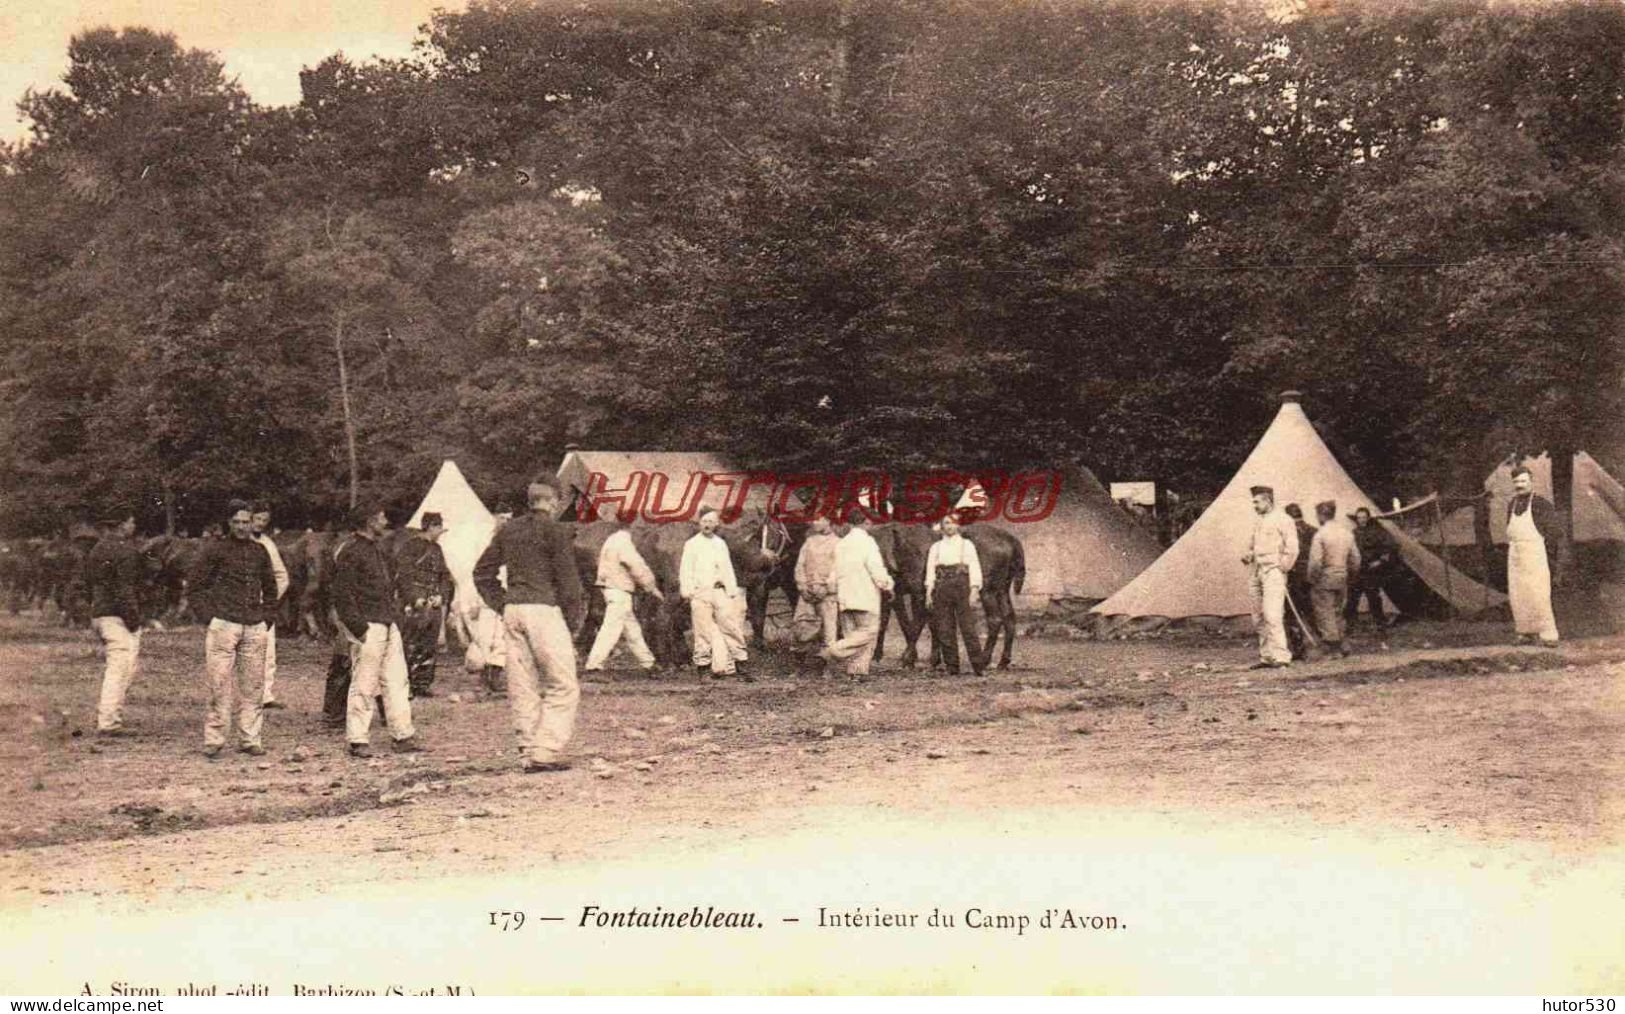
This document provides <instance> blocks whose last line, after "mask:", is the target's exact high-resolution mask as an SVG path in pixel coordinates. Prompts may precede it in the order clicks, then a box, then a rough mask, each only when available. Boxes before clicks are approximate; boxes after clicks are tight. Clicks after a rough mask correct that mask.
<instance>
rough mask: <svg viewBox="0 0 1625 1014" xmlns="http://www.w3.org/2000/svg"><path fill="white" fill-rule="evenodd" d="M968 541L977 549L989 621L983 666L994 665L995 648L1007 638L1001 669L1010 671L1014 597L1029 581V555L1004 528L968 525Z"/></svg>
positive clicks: (983, 612)
mask: <svg viewBox="0 0 1625 1014" xmlns="http://www.w3.org/2000/svg"><path fill="white" fill-rule="evenodd" d="M963 534H964V536H965V538H966V539H968V540H970V543H971V545H973V546H975V547H976V558H977V561H978V562H979V563H981V565H982V615H983V616H985V617H987V643H986V644H984V645H983V646H982V662H983V664H984V665H986V664H988V663H990V662H992V661H993V646H994V644H996V643H997V642H998V640H999V636H1000V634H1003V636H1004V652H1003V654H1002V655H1001V656H1000V657H999V668H1000V669H1008V668H1010V652H1011V649H1012V648H1013V647H1014V646H1015V642H1016V604H1015V599H1014V597H1013V596H1012V594H1011V593H1012V591H1013V592H1014V593H1015V594H1018V595H1019V594H1020V593H1021V588H1022V585H1023V584H1025V583H1026V581H1027V554H1026V550H1025V549H1023V548H1022V545H1021V540H1020V539H1018V538H1016V537H1015V536H1014V535H1012V534H1011V533H1010V532H1007V531H1005V530H1004V529H1003V528H994V527H993V526H991V525H977V524H970V525H966V526H965V527H964V529H963Z"/></svg>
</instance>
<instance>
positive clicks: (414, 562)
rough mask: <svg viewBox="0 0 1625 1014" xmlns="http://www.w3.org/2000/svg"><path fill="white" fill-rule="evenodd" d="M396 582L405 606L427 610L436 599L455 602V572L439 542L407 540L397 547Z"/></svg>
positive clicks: (405, 537) (412, 536)
mask: <svg viewBox="0 0 1625 1014" xmlns="http://www.w3.org/2000/svg"><path fill="white" fill-rule="evenodd" d="M395 579H396V584H397V586H398V587H399V589H400V593H401V601H402V602H403V603H404V604H405V605H408V606H411V607H413V608H423V607H424V605H425V603H426V600H428V599H429V598H431V597H433V596H435V595H438V596H440V600H441V602H449V601H450V600H451V571H449V570H447V569H446V554H445V553H443V552H442V551H441V549H440V544H439V543H438V542H430V541H429V540H428V539H425V538H420V537H418V536H415V535H408V536H404V537H403V538H402V539H401V540H400V543H399V544H398V545H397V546H396V547H395Z"/></svg>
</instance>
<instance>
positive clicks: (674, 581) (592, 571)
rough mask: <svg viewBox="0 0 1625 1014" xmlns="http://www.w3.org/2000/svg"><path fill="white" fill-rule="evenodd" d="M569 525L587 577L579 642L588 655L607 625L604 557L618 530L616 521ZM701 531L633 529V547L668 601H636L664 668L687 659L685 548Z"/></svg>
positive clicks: (674, 526) (652, 647)
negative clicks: (682, 581)
mask: <svg viewBox="0 0 1625 1014" xmlns="http://www.w3.org/2000/svg"><path fill="white" fill-rule="evenodd" d="M567 523H568V524H569V525H570V527H571V529H572V530H573V533H572V534H573V535H574V538H575V558H576V569H577V572H578V573H579V574H580V575H581V586H582V589H583V590H584V591H585V592H586V593H587V619H586V622H585V623H583V624H582V628H581V631H580V634H579V636H578V637H577V639H576V640H577V644H578V645H580V646H581V647H582V649H583V650H586V649H587V648H590V647H591V645H592V642H593V639H594V638H595V637H597V635H598V628H599V626H600V625H601V624H602V623H603V620H604V597H603V595H602V594H600V593H599V591H598V588H597V582H598V554H599V552H600V551H601V550H602V549H603V547H604V543H605V542H606V541H607V540H608V539H609V537H610V536H611V535H613V534H614V533H615V530H616V526H615V524H614V523H613V522H611V521H589V522H567ZM698 530H699V529H698V527H697V526H695V525H692V524H687V523H674V524H657V525H651V524H635V525H633V526H632V528H631V532H632V544H633V545H634V546H636V547H637V550H638V553H639V555H641V556H642V557H643V561H644V562H645V563H647V564H648V565H649V569H650V570H651V571H653V572H654V576H655V585H656V587H658V588H659V589H660V593H661V594H662V595H664V596H665V601H664V602H662V601H661V600H659V599H656V598H654V597H653V596H652V595H637V596H634V598H633V611H634V612H635V613H636V615H637V618H638V623H639V625H640V626H642V627H643V636H644V640H645V641H646V642H648V645H649V650H650V651H652V652H654V656H655V659H656V661H658V662H659V663H660V664H662V665H670V666H677V665H681V664H682V663H683V661H684V659H685V658H686V657H687V649H686V646H685V645H684V643H683V633H684V631H686V630H687V626H688V609H687V604H686V603H684V602H683V597H682V594H681V590H680V588H679V587H678V582H679V572H680V568H681V566H682V558H683V543H684V542H686V541H687V540H688V539H689V537H690V536H692V535H693V534H694V533H695V532H696V531H698Z"/></svg>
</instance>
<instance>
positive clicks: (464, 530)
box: [406, 461, 497, 614]
mask: <svg viewBox="0 0 1625 1014" xmlns="http://www.w3.org/2000/svg"><path fill="white" fill-rule="evenodd" d="M430 511H434V512H436V513H438V514H439V515H440V516H441V517H442V518H444V519H445V522H446V534H444V535H442V536H441V537H440V550H441V552H443V553H444V554H445V555H446V569H447V570H449V571H451V576H452V580H453V581H455V582H456V585H457V590H456V593H455V596H454V598H453V600H452V607H453V609H455V610H457V611H458V612H459V613H462V614H467V613H469V612H471V610H469V609H468V606H469V605H470V604H471V603H474V602H477V601H478V595H477V593H476V592H475V591H474V564H476V563H478V562H479V559H480V554H481V553H483V552H485V547H486V546H488V545H490V544H491V533H492V532H494V531H496V524H497V523H496V516H495V515H493V514H492V513H491V512H490V511H488V510H486V509H485V504H483V503H481V502H480V498H479V496H478V495H477V494H476V493H475V492H474V488H473V487H472V486H470V485H469V484H468V480H467V479H465V478H463V472H462V470H461V469H459V468H458V467H457V463H456V462H454V461H446V462H443V463H442V464H441V466H440V472H439V474H438V475H436V476H435V478H434V483H433V484H432V485H431V486H430V487H429V492H428V493H427V494H426V495H425V496H424V497H423V502H422V503H420V504H418V509H417V510H415V511H413V512H412V518H411V520H409V521H407V523H406V526H407V527H408V528H422V527H423V515H424V514H427V513H428V512H430Z"/></svg>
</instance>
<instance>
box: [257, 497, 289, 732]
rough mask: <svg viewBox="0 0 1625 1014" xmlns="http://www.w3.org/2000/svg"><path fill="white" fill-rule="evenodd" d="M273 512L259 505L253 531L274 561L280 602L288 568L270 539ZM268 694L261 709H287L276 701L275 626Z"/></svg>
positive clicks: (268, 638)
mask: <svg viewBox="0 0 1625 1014" xmlns="http://www.w3.org/2000/svg"><path fill="white" fill-rule="evenodd" d="M270 527H271V508H270V507H268V506H267V505H265V504H263V503H262V504H259V505H258V506H256V507H255V508H254V513H253V515H252V521H251V527H250V529H249V530H250V531H251V532H252V533H253V537H254V541H255V542H258V543H259V544H260V545H262V546H264V547H265V552H266V553H268V554H270V557H271V575H272V577H274V578H275V579H276V597H277V601H278V602H280V601H282V596H283V595H286V594H287V592H288V568H287V567H286V566H284V565H283V563H282V554H281V553H280V552H278V551H277V548H276V541H275V540H274V539H272V538H271V535H270V531H269V529H270ZM265 628H266V629H265V692H264V694H263V695H262V696H261V697H260V707H262V708H270V709H271V710H273V711H275V710H279V709H281V708H285V707H287V705H285V704H283V703H282V702H281V701H279V700H277V699H276V623H275V621H273V622H270V623H267V624H266V625H265Z"/></svg>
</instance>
